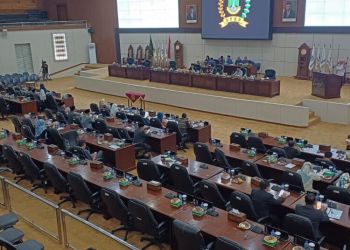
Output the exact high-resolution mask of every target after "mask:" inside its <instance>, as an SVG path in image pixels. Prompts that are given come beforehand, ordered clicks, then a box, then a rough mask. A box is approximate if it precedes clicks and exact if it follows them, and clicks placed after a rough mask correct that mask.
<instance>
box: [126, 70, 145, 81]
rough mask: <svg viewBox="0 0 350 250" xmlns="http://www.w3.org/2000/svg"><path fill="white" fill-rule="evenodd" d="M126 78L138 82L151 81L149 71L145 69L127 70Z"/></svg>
mask: <svg viewBox="0 0 350 250" xmlns="http://www.w3.org/2000/svg"><path fill="white" fill-rule="evenodd" d="M126 77H127V78H130V79H136V80H147V79H149V69H148V68H145V67H137V68H129V67H127V68H126Z"/></svg>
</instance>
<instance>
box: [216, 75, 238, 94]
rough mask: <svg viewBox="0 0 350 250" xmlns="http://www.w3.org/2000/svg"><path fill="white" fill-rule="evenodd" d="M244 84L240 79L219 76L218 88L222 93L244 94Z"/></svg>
mask: <svg viewBox="0 0 350 250" xmlns="http://www.w3.org/2000/svg"><path fill="white" fill-rule="evenodd" d="M243 83H244V82H243V80H242V79H240V78H232V77H223V76H219V77H218V78H217V82H216V87H217V90H221V91H227V92H233V93H243V87H244V85H243Z"/></svg>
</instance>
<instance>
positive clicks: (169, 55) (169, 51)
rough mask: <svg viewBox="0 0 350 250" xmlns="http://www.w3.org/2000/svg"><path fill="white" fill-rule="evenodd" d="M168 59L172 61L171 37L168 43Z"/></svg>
mask: <svg viewBox="0 0 350 250" xmlns="http://www.w3.org/2000/svg"><path fill="white" fill-rule="evenodd" d="M168 59H169V60H170V59H171V40H170V36H169V41H168Z"/></svg>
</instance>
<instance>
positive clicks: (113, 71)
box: [108, 64, 126, 78]
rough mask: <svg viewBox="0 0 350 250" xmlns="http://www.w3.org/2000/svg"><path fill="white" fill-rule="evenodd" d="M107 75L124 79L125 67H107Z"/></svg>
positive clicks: (115, 65)
mask: <svg viewBox="0 0 350 250" xmlns="http://www.w3.org/2000/svg"><path fill="white" fill-rule="evenodd" d="M108 75H109V76H114V77H123V78H126V67H123V66H121V65H118V64H111V65H108Z"/></svg>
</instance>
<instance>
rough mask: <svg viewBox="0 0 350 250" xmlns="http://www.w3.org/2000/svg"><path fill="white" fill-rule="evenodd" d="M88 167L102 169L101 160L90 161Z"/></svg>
mask: <svg viewBox="0 0 350 250" xmlns="http://www.w3.org/2000/svg"><path fill="white" fill-rule="evenodd" d="M90 168H92V169H102V168H103V162H101V161H91V162H90Z"/></svg>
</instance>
